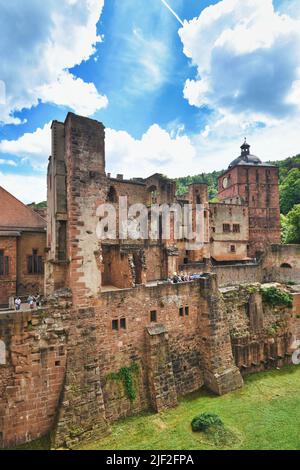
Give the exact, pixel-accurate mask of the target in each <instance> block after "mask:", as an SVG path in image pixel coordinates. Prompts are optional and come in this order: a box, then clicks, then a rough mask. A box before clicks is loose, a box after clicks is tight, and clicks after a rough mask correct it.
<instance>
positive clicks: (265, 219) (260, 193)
mask: <svg viewBox="0 0 300 470" xmlns="http://www.w3.org/2000/svg"><path fill="white" fill-rule="evenodd" d="M250 148H251V146H250V145H249V144H248V143H247V140H246V139H245V142H244V143H243V145H242V146H241V154H240V156H239V157H238V158H236V159H234V160H233V161H232V162H231V163H230V165H229V167H228V170H227V171H226V172H225V173H224V174H223V175H222V176H221V177H220V178H219V188H218V192H219V194H218V197H219V200H220V201H221V202H225V203H227V204H230V203H232V204H236V203H239V204H243V205H246V206H248V208H249V250H248V252H249V253H248V254H249V256H251V257H254V256H256V255H257V254H258V253H261V252H263V251H265V249H266V247H267V245H269V244H277V243H280V240H281V235H280V204H279V170H278V168H277V167H276V166H274V165H271V164H269V163H263V162H262V161H261V160H260V159H259V158H258V157H256V156H255V155H252V154H251V152H250Z"/></svg>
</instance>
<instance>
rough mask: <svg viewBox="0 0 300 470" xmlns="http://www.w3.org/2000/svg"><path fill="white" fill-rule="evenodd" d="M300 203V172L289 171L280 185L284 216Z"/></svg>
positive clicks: (296, 170)
mask: <svg viewBox="0 0 300 470" xmlns="http://www.w3.org/2000/svg"><path fill="white" fill-rule="evenodd" d="M299 203H300V170H299V169H298V168H293V169H292V170H290V171H289V173H288V174H287V176H286V177H285V178H284V180H283V182H282V184H281V185H280V206H281V212H282V213H283V214H285V215H286V214H288V213H289V211H290V210H291V209H292V208H293V207H294V205H295V204H299Z"/></svg>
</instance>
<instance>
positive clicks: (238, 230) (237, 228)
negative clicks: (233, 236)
mask: <svg viewBox="0 0 300 470" xmlns="http://www.w3.org/2000/svg"><path fill="white" fill-rule="evenodd" d="M232 231H233V233H241V224H233V227H232Z"/></svg>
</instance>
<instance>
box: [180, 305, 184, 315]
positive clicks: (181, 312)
mask: <svg viewBox="0 0 300 470" xmlns="http://www.w3.org/2000/svg"><path fill="white" fill-rule="evenodd" d="M179 316H180V317H183V316H184V309H183V307H180V309H179Z"/></svg>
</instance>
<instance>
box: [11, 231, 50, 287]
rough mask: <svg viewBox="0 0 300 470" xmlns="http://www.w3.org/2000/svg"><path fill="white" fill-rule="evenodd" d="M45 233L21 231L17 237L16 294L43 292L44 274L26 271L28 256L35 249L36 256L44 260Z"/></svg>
mask: <svg viewBox="0 0 300 470" xmlns="http://www.w3.org/2000/svg"><path fill="white" fill-rule="evenodd" d="M45 244H46V233H26V232H25V233H22V236H21V237H20V238H19V239H18V249H17V252H18V255H17V256H18V262H17V265H18V295H21V296H24V295H29V294H32V295H36V294H37V293H39V294H43V293H44V274H29V273H28V256H31V255H32V251H33V250H37V252H38V256H41V257H42V258H43V262H44V260H45Z"/></svg>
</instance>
